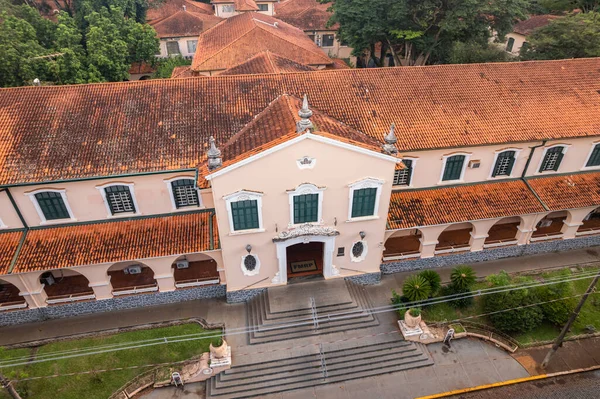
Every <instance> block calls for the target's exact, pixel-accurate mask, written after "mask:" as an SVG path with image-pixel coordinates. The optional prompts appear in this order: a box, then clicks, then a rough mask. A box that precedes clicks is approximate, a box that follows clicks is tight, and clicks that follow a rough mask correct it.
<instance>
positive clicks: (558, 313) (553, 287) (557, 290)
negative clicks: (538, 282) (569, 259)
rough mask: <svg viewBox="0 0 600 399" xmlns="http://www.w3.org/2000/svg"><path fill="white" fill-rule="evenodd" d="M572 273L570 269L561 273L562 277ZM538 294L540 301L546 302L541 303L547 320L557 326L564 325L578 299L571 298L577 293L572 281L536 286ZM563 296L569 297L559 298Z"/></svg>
mask: <svg viewBox="0 0 600 399" xmlns="http://www.w3.org/2000/svg"><path fill="white" fill-rule="evenodd" d="M570 275H571V273H569V271H568V270H565V271H563V272H562V273H561V277H565V278H567V277H569V276H570ZM536 295H537V297H538V298H539V300H540V302H546V303H543V304H541V305H540V308H541V309H542V312H544V317H545V318H546V320H548V321H549V322H550V323H552V324H555V325H557V326H561V327H562V326H563V325H564V324H565V323H566V322H567V320H569V316H570V315H571V313H572V312H573V310H574V309H575V306H577V299H576V298H570V297H572V296H573V295H575V288H574V286H573V283H572V282H571V281H564V282H561V283H557V284H548V285H542V286H540V287H537V288H536ZM561 298H568V299H564V300H558V299H561Z"/></svg>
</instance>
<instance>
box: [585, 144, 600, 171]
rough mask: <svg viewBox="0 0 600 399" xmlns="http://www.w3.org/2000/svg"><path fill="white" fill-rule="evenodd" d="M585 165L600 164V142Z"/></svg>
mask: <svg viewBox="0 0 600 399" xmlns="http://www.w3.org/2000/svg"><path fill="white" fill-rule="evenodd" d="M585 166H588V167H589V166H600V144H596V146H595V147H594V149H593V150H592V153H591V155H590V159H588V161H587V163H586V164H585Z"/></svg>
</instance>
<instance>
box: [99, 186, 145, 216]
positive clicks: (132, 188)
mask: <svg viewBox="0 0 600 399" xmlns="http://www.w3.org/2000/svg"><path fill="white" fill-rule="evenodd" d="M113 186H127V187H129V193H130V194H131V200H132V201H133V207H134V208H135V212H120V213H115V214H114V215H113V213H112V210H111V208H110V204H109V203H108V198H107V197H106V190H105V189H106V188H108V187H113ZM96 189H98V191H100V195H102V199H103V200H104V207H105V208H106V212H107V217H108V218H122V217H131V216H132V215H134V216H139V215H142V212H141V211H140V207H139V205H138V202H137V199H136V197H135V184H134V183H121V182H114V183H107V184H103V185H101V186H96Z"/></svg>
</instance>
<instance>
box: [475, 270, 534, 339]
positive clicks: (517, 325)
mask: <svg viewBox="0 0 600 399" xmlns="http://www.w3.org/2000/svg"><path fill="white" fill-rule="evenodd" d="M487 280H488V281H489V282H490V284H491V286H492V287H502V286H506V285H509V284H510V283H511V281H510V277H509V276H508V274H507V273H506V272H504V271H502V272H500V273H498V274H496V275H490V276H488V278H487ZM525 281H526V280H525V279H520V280H519V281H516V282H517V283H523V282H525ZM482 300H483V310H484V312H485V313H491V312H498V313H494V314H491V315H489V316H488V318H489V320H490V321H491V322H492V324H493V325H494V327H496V328H497V329H499V330H501V331H504V332H509V333H510V332H526V331H531V330H533V329H534V328H536V327H538V326H539V325H540V324H541V323H542V321H543V320H544V313H543V312H542V309H541V308H540V307H539V306H528V307H523V308H521V309H517V308H518V307H522V306H527V305H532V304H534V303H537V302H539V299H538V297H537V295H536V294H535V290H533V289H529V288H525V289H514V290H510V291H505V292H499V293H496V294H491V295H485V296H483V297H482ZM507 309H511V310H510V311H505V312H502V311H503V310H507Z"/></svg>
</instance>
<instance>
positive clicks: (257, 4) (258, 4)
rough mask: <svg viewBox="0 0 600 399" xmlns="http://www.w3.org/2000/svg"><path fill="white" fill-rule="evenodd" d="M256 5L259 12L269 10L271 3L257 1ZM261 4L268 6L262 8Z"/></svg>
mask: <svg viewBox="0 0 600 399" xmlns="http://www.w3.org/2000/svg"><path fill="white" fill-rule="evenodd" d="M256 6H257V7H258V12H269V3H256ZM260 6H266V7H267V9H266V10H261V9H260Z"/></svg>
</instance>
